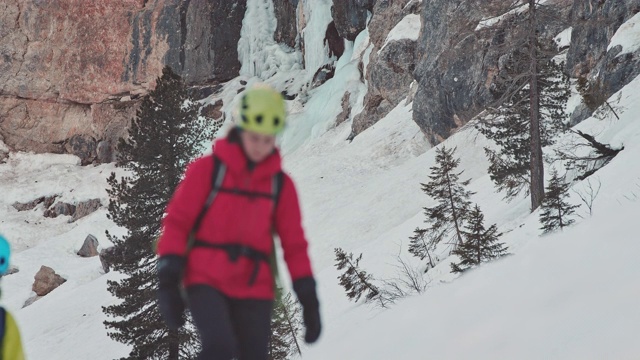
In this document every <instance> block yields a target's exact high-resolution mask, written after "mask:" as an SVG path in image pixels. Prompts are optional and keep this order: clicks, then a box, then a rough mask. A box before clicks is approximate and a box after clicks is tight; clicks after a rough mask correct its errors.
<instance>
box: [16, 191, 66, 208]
mask: <svg viewBox="0 0 640 360" xmlns="http://www.w3.org/2000/svg"><path fill="white" fill-rule="evenodd" d="M57 197H58V195H53V196H42V197H39V198H37V199H35V200H32V201H29V202H26V203H21V202H15V203H13V205H12V206H13V207H14V208H15V209H16V210H18V211H27V210H32V209H34V208H35V207H36V206H38V205H39V204H44V208H45V209H48V208H50V207H51V205H53V202H54V201H55V200H56V198H57Z"/></svg>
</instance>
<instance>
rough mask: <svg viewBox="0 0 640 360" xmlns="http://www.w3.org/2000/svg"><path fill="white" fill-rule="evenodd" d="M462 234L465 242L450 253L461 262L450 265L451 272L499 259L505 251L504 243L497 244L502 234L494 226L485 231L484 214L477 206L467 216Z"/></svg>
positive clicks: (461, 270)
mask: <svg viewBox="0 0 640 360" xmlns="http://www.w3.org/2000/svg"><path fill="white" fill-rule="evenodd" d="M462 233H463V235H464V238H465V241H464V242H463V243H462V245H460V247H458V248H457V249H456V250H454V251H453V253H452V254H453V255H457V256H458V257H460V260H461V261H460V262H459V263H457V264H456V263H451V272H454V273H457V272H463V271H465V270H466V269H468V268H470V267H473V266H476V265H479V264H480V263H481V262H484V261H488V260H491V259H494V258H497V257H500V256H502V255H504V254H505V252H506V251H507V248H506V247H505V246H504V243H497V241H498V239H499V238H500V236H502V234H501V233H499V232H498V228H497V226H496V224H493V225H491V226H490V227H489V228H488V229H485V227H484V214H483V213H482V211H480V207H479V206H478V205H476V206H475V207H474V208H473V210H472V211H471V213H470V214H469V222H468V224H467V225H466V226H465V230H464V231H463V232H462Z"/></svg>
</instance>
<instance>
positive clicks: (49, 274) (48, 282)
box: [31, 265, 67, 296]
mask: <svg viewBox="0 0 640 360" xmlns="http://www.w3.org/2000/svg"><path fill="white" fill-rule="evenodd" d="M66 281H67V280H65V279H64V278H62V277H61V276H60V275H58V274H56V272H55V271H54V270H53V269H52V268H50V267H48V266H44V265H43V266H42V267H41V268H40V270H39V271H38V273H37V274H36V276H35V281H34V283H33V286H32V288H31V289H32V290H33V291H34V292H35V293H36V294H37V295H38V296H45V295H47V294H48V293H50V292H51V291H53V290H54V289H55V288H57V287H58V286H60V285H62V284H64V283H65V282H66Z"/></svg>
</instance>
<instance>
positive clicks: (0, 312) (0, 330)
mask: <svg viewBox="0 0 640 360" xmlns="http://www.w3.org/2000/svg"><path fill="white" fill-rule="evenodd" d="M6 315H7V312H6V311H5V310H4V308H3V307H1V306H0V345H2V342H3V340H4V327H5V326H6V322H5V316H6ZM0 352H2V346H0ZM0 358H2V354H0Z"/></svg>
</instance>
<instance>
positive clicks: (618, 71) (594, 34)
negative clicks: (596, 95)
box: [567, 0, 640, 123]
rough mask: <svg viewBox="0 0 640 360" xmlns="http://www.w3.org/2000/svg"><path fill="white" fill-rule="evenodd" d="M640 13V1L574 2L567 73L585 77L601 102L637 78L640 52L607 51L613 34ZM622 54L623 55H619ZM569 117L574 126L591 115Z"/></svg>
mask: <svg viewBox="0 0 640 360" xmlns="http://www.w3.org/2000/svg"><path fill="white" fill-rule="evenodd" d="M639 12H640V0H617V1H589V0H575V1H574V2H573V6H572V8H571V25H572V27H573V30H572V34H571V41H572V46H571V47H570V48H569V53H568V55H567V71H568V73H569V74H570V75H571V76H572V77H579V76H585V77H586V78H587V79H588V80H589V81H590V82H591V83H593V84H596V86H597V87H598V88H599V89H601V91H602V92H603V94H601V96H604V98H607V97H609V96H610V95H612V94H613V93H615V92H617V91H618V90H620V89H621V88H622V87H623V86H624V85H626V84H628V83H629V82H630V81H631V80H633V79H634V78H635V77H636V76H638V75H639V74H640V50H636V51H635V52H627V51H625V49H622V48H621V46H615V47H613V48H611V49H609V51H607V47H608V45H609V42H610V40H611V38H612V37H613V35H614V34H615V32H616V30H618V28H620V26H621V25H622V24H623V23H624V22H625V21H627V20H629V19H630V18H631V17H632V16H634V15H635V14H637V13H639ZM621 52H624V54H622V55H620V54H621ZM577 110H578V111H576V112H575V113H574V116H572V122H573V123H577V122H579V121H581V120H584V119H585V118H586V117H588V116H589V115H590V111H582V110H584V109H582V108H579V109H577Z"/></svg>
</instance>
